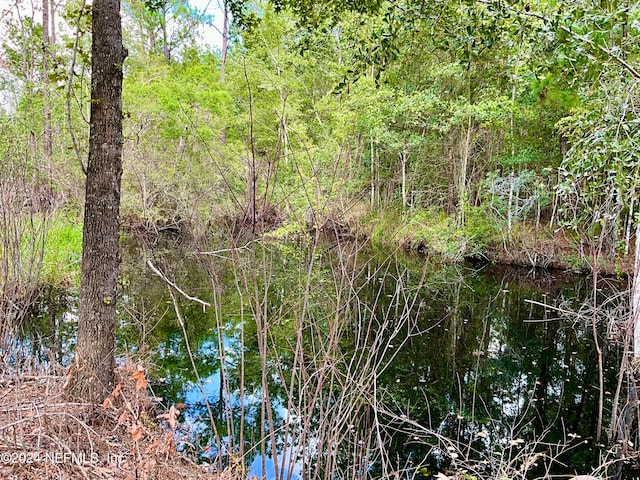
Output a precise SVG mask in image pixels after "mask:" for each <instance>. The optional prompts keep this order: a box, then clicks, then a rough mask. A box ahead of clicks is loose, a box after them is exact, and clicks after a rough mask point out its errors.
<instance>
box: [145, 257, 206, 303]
mask: <svg viewBox="0 0 640 480" xmlns="http://www.w3.org/2000/svg"><path fill="white" fill-rule="evenodd" d="M147 265H149V268H150V269H151V270H153V273H155V274H156V275H158V276H159V277H160V278H161V279H163V280H164V281H165V282H167V284H168V285H169V286H171V287H172V288H174V289H175V290H176V291H177V292H178V293H179V294H180V295H182V296H183V297H185V298H186V299H187V300H191V301H193V302H197V303H199V304H200V305H202V306H203V307H210V306H211V304H210V303H208V302H205V301H204V300H200V299H199V298H197V297H192V296H191V295H188V294H187V293H185V292H184V290H182V289H181V288H180V287H178V286H177V285H176V284H175V283H173V282H172V281H171V280H169V279H168V278H167V276H166V275H165V274H164V273H162V272H161V271H160V270H159V269H158V268H156V267H155V266H154V265H153V263H151V260H147Z"/></svg>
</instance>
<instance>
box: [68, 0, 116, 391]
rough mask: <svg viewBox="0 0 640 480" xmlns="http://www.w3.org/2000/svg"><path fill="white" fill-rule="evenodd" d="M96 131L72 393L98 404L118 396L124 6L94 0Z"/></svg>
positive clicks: (92, 127) (93, 132) (91, 151)
mask: <svg viewBox="0 0 640 480" xmlns="http://www.w3.org/2000/svg"><path fill="white" fill-rule="evenodd" d="M92 27H93V44H92V50H91V58H92V60H91V70H92V80H91V125H90V132H89V162H88V166H87V184H86V198H85V213H84V230H83V240H82V278H81V286H80V304H79V308H78V342H77V346H76V357H75V363H74V369H73V372H72V378H71V382H70V384H69V387H68V393H69V395H70V396H71V397H73V398H75V399H78V400H83V401H88V402H94V403H98V402H101V401H102V400H103V399H104V398H105V397H106V396H108V395H109V394H110V393H111V391H112V389H113V382H114V376H113V369H114V346H115V313H116V284H117V279H118V266H119V261H120V260H119V256H120V255H119V248H118V242H119V231H120V219H119V208H120V179H121V176H122V63H123V61H124V59H125V58H126V56H127V51H126V49H125V48H124V47H123V45H122V26H121V23H120V1H119V0H94V2H93V21H92Z"/></svg>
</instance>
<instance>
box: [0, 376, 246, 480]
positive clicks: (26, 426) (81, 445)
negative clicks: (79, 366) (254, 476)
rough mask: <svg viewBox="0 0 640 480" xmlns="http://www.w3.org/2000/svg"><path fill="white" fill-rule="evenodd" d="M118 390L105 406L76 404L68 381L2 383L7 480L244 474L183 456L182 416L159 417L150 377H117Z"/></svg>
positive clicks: (1, 474) (0, 415)
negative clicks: (178, 436) (67, 392)
mask: <svg viewBox="0 0 640 480" xmlns="http://www.w3.org/2000/svg"><path fill="white" fill-rule="evenodd" d="M116 374H117V379H116V381H117V386H116V389H115V390H114V393H113V394H112V395H111V397H109V399H107V400H106V401H105V403H104V405H102V406H96V405H89V404H84V403H78V402H73V401H69V400H68V399H65V397H64V384H65V380H66V378H65V377H64V376H56V375H31V376H25V375H9V374H6V373H5V374H3V375H1V376H0V478H6V479H12V478H15V479H20V480H22V479H24V480H30V479H37V480H45V479H56V480H60V479H63V480H64V479H74V480H75V479H82V478H84V479H132V480H133V479H136V480H143V479H162V480H172V479H180V480H184V479H196V478H198V479H212V480H233V479H235V478H242V476H243V473H244V472H234V471H231V470H228V469H227V470H225V471H223V472H219V473H216V472H212V471H207V467H208V466H204V465H197V464H195V463H194V462H193V461H191V460H189V459H187V458H186V457H184V456H183V455H181V454H180V453H178V452H176V449H175V443H174V434H175V431H176V428H179V425H178V422H177V417H178V415H179V412H178V411H177V410H176V409H175V408H173V407H172V408H171V409H170V410H169V411H168V412H160V411H159V410H158V408H157V405H155V404H154V402H152V400H151V398H150V397H149V395H148V392H147V389H146V379H145V376H144V375H145V372H144V370H142V369H140V368H134V367H131V366H126V367H119V368H118V369H117V372H116Z"/></svg>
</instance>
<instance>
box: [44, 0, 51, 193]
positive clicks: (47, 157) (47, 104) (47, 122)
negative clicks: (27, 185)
mask: <svg viewBox="0 0 640 480" xmlns="http://www.w3.org/2000/svg"><path fill="white" fill-rule="evenodd" d="M49 22H50V20H49V0H42V87H43V90H44V109H43V136H44V140H43V150H44V166H45V170H46V177H47V182H49V181H50V180H51V174H52V170H53V169H52V166H51V151H52V147H51V144H52V142H51V98H50V92H49V50H50V48H49V47H50V46H51V36H50V35H49Z"/></svg>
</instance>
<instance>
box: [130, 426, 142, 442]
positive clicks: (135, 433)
mask: <svg viewBox="0 0 640 480" xmlns="http://www.w3.org/2000/svg"><path fill="white" fill-rule="evenodd" d="M129 433H130V434H131V439H132V440H133V441H134V442H137V441H138V440H140V439H141V438H142V437H143V435H144V429H143V428H142V426H141V425H140V424H139V423H136V424H135V425H131V427H129Z"/></svg>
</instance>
